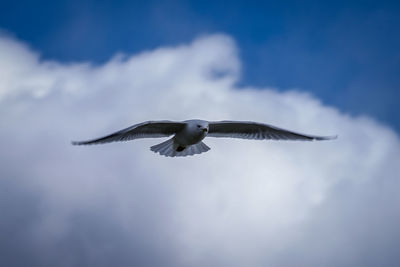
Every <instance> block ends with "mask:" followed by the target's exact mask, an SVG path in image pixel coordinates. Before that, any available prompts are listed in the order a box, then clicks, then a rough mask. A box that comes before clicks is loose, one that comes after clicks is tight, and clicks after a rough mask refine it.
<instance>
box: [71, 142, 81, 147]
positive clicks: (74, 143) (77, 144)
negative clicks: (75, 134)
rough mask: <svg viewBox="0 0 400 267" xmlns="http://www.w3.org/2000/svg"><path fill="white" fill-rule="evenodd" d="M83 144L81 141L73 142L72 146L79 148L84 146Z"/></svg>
mask: <svg viewBox="0 0 400 267" xmlns="http://www.w3.org/2000/svg"><path fill="white" fill-rule="evenodd" d="M83 144H84V143H83V142H79V141H71V145H73V146H79V145H83Z"/></svg>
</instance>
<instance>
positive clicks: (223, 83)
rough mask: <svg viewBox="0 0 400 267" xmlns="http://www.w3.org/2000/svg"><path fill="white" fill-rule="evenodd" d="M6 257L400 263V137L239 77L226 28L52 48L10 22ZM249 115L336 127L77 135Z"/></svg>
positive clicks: (4, 108) (23, 260) (4, 45)
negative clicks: (188, 151) (164, 152)
mask: <svg viewBox="0 0 400 267" xmlns="http://www.w3.org/2000/svg"><path fill="white" fill-rule="evenodd" d="M0 70H1V71H0V75H1V79H0V124H1V130H0V147H1V148H2V149H1V150H0V159H1V168H0V177H1V178H0V190H1V194H0V208H1V213H2V219H1V220H0V234H1V237H0V248H1V251H2V253H1V254H2V255H1V257H0V265H2V266H27V265H29V266H54V265H57V266H88V265H89V266H110V265H111V264H112V265H114V266H395V265H397V264H398V262H400V256H399V255H400V254H399V253H398V251H397V248H398V247H399V246H400V234H399V231H398V229H397V228H398V225H399V223H400V208H399V207H400V205H399V203H400V196H399V194H398V193H397V189H398V188H399V186H400V184H399V179H398V174H399V173H400V145H399V138H398V136H397V135H396V134H395V133H394V132H393V131H392V130H391V129H390V128H388V127H385V126H383V125H381V124H379V123H378V122H376V121H374V120H372V119H370V118H368V117H350V116H348V115H346V114H343V113H341V112H340V111H339V110H337V109H335V108H334V107H328V106H325V105H324V104H323V103H321V102H320V101H319V100H318V99H316V98H314V97H313V96H311V95H309V94H307V93H305V92H302V91H300V90H293V91H288V92H284V93H281V92H278V91H277V90H274V89H273V88H253V87H241V88H238V86H237V85H236V83H237V82H238V81H239V80H240V73H241V70H240V59H239V56H238V51H237V47H236V46H235V43H234V41H233V40H232V39H231V38H230V37H229V36H226V35H208V36H203V37H201V38H198V39H196V40H194V41H193V42H192V43H190V44H184V45H181V46H178V47H164V48H159V49H156V50H152V51H145V52H143V53H140V54H138V55H116V56H115V57H114V58H112V59H110V60H109V61H108V62H107V63H106V64H104V65H100V66H98V65H92V64H91V63H90V62H83V63H73V64H72V63H71V64H65V63H60V62H50V61H46V60H42V59H41V57H40V55H39V54H38V53H37V52H35V51H32V50H30V49H29V47H28V46H26V45H25V44H23V43H21V42H19V41H16V40H13V39H10V38H8V37H6V36H2V37H0ZM191 118H200V119H207V120H222V119H235V120H254V121H260V122H266V123H270V124H274V125H276V126H279V127H284V128H288V129H292V130H295V131H299V132H304V133H309V134H318V135H330V134H339V139H338V140H336V141H330V142H312V143H309V142H305V143H301V142H267V141H266V142H262V141H246V140H233V139H226V140H225V139H212V138H207V139H206V140H205V143H206V144H208V145H209V146H210V147H211V151H209V152H207V153H204V154H201V155H197V156H195V157H188V158H172V159H171V158H164V157H160V156H159V155H157V154H155V153H152V152H150V151H149V146H151V145H153V144H156V143H158V142H161V141H162V140H161V139H160V140H137V141H134V142H128V143H113V144H108V145H102V146H90V147H73V146H71V145H70V141H71V140H73V139H86V138H92V137H97V136H101V135H104V134H108V133H109V132H112V131H115V130H119V129H120V128H123V127H127V126H130V125H131V124H134V123H138V122H141V121H145V120H155V119H171V120H185V119H191Z"/></svg>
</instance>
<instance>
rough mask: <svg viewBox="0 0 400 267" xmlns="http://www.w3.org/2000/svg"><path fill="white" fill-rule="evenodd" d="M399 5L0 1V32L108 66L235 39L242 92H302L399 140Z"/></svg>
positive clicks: (64, 57)
mask: <svg viewBox="0 0 400 267" xmlns="http://www.w3.org/2000/svg"><path fill="white" fill-rule="evenodd" d="M399 7H400V5H399V4H398V2H397V1H250V2H249V1H230V2H229V4H227V3H226V1H18V2H16V1H3V2H2V5H1V8H0V28H1V29H2V30H4V31H5V32H6V33H7V34H10V35H12V36H15V37H16V38H18V39H20V40H22V41H24V42H26V43H28V44H29V45H30V46H31V47H33V48H34V49H35V50H37V51H39V52H40V53H41V56H42V58H43V59H54V60H58V61H63V62H75V61H90V62H97V63H102V62H105V61H106V60H108V59H110V58H111V57H112V56H113V55H115V54H116V53H117V52H124V53H137V52H140V51H143V50H149V49H152V48H156V47H159V46H164V45H176V44H181V43H183V42H189V41H191V40H192V39H193V38H195V37H197V36H199V35H204V34H210V33H225V34H229V35H230V36H232V37H233V38H234V40H235V41H236V42H237V44H238V47H239V52H240V58H241V60H242V63H243V68H242V78H241V80H240V82H239V83H240V84H242V85H251V86H261V87H262V86H270V87H276V88H278V89H279V90H288V89H293V88H298V89H301V90H304V91H308V92H311V93H312V94H313V95H315V96H317V97H318V98H320V99H322V101H323V102H324V103H326V104H329V105H334V106H336V107H338V108H339V109H341V110H342V111H344V112H347V113H350V114H352V115H360V114H365V115H369V116H371V117H374V118H376V119H378V120H380V121H381V122H383V123H386V124H388V125H390V126H392V127H393V128H395V129H396V130H397V131H400V118H399V116H398V112H397V103H398V99H399V96H400V95H399V94H400V93H399V92H400V90H399V86H400V75H398V70H399V69H400V52H399V49H398V48H399V47H400V34H399V30H398V29H399V27H400V16H399V14H400V12H399V10H400V9H399Z"/></svg>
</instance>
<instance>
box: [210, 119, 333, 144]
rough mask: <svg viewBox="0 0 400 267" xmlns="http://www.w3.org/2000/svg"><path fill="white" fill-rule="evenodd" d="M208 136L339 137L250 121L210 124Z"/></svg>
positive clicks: (296, 138) (317, 138)
mask: <svg viewBox="0 0 400 267" xmlns="http://www.w3.org/2000/svg"><path fill="white" fill-rule="evenodd" d="M207 136H211V137H231V138H242V139H257V140H262V139H274V140H305V141H313V140H329V139H335V138H337V136H314V135H307V134H301V133H296V132H292V131H288V130H284V129H281V128H278V127H275V126H272V125H268V124H262V123H257V122H250V121H218V122H210V123H209V131H208V134H207Z"/></svg>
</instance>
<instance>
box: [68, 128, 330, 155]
mask: <svg viewBox="0 0 400 267" xmlns="http://www.w3.org/2000/svg"><path fill="white" fill-rule="evenodd" d="M171 135H173V137H172V138H171V139H168V140H167V141H165V142H162V143H160V144H157V145H154V146H152V147H151V148H150V149H151V150H152V151H154V152H156V153H160V155H164V156H167V157H178V156H191V155H195V154H200V153H203V152H206V151H208V150H210V148H209V147H208V146H207V145H206V144H204V143H203V142H202V140H203V139H204V138H205V137H207V136H209V137H230V138H242V139H258V140H261V139H275V140H304V141H313V140H329V139H334V138H336V136H313V135H306V134H300V133H296V132H292V131H288V130H284V129H281V128H278V127H275V126H272V125H268V124H262V123H257V122H241V121H219V122H208V121H205V120H187V121H183V122H174V121H148V122H143V123H139V124H135V125H133V126H131V127H128V128H126V129H123V130H121V131H118V132H115V133H113V134H110V135H107V136H105V137H101V138H97V139H94V140H89V141H82V142H72V144H74V145H90V144H101V143H109V142H116V141H127V140H133V139H139V138H152V137H167V136H171Z"/></svg>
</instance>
